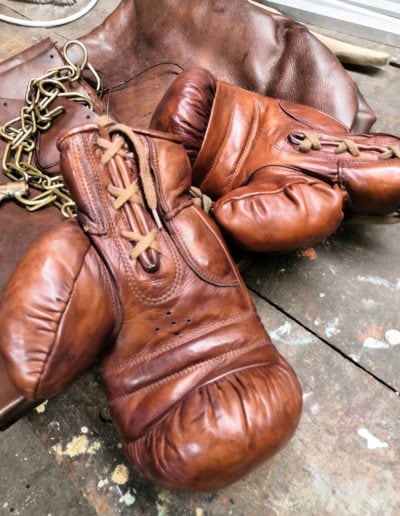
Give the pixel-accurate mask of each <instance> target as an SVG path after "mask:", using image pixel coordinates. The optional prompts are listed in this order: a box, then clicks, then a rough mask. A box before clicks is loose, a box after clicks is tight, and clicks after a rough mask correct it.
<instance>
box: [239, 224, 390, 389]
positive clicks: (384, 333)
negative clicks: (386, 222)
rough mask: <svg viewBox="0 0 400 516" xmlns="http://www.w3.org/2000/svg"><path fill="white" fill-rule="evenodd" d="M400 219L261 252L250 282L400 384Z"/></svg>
mask: <svg viewBox="0 0 400 516" xmlns="http://www.w3.org/2000/svg"><path fill="white" fill-rule="evenodd" d="M399 231H400V228H399V226H397V225H395V226H392V225H391V226H364V225H348V226H342V227H341V228H340V229H339V230H338V232H337V233H336V234H335V235H333V236H332V237H331V238H329V239H328V240H326V241H325V242H323V243H321V244H319V245H317V246H315V248H313V249H308V250H303V251H300V252H297V253H290V254H287V255H284V256H274V257H271V256H265V255H261V256H254V257H252V258H251V259H250V258H249V257H247V258H246V261H245V262H243V263H242V268H241V269H242V274H243V275H244V278H245V280H246V282H247V284H248V285H249V286H250V287H251V288H252V289H253V290H254V291H255V292H257V293H259V294H260V295H261V296H262V297H264V298H265V299H266V300H268V301H270V302H272V303H273V304H274V305H276V306H278V307H279V308H280V309H281V310H284V311H285V312H286V313H288V314H289V315H290V316H291V317H293V318H294V319H296V320H297V321H299V322H300V323H301V324H302V325H304V326H305V327H307V328H309V329H310V330H311V331H312V332H313V333H315V334H316V335H318V336H319V337H320V338H322V339H323V340H325V341H326V342H327V343H329V344H331V345H332V346H334V347H336V348H337V349H340V350H341V351H342V352H343V353H345V354H346V355H347V356H349V357H350V358H351V359H352V360H354V361H355V362H357V363H359V364H360V365H362V366H363V367H365V368H366V369H368V370H369V371H370V372H371V373H373V374H374V375H376V376H377V377H379V378H380V379H381V380H382V381H383V382H385V383H387V384H389V385H390V386H392V387H393V389H395V390H397V391H399V390H400V380H399V375H398V370H399V366H400V345H399V344H400V339H399V337H400V313H399V310H398V306H399V297H400V260H399V255H400V252H399V249H398V245H397V241H398V238H399Z"/></svg>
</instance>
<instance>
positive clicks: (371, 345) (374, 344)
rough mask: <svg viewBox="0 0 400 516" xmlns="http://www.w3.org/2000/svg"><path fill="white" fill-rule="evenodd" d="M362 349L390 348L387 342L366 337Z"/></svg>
mask: <svg viewBox="0 0 400 516" xmlns="http://www.w3.org/2000/svg"><path fill="white" fill-rule="evenodd" d="M363 347H364V348H368V349H388V348H390V344H389V343H388V342H382V341H381V340H378V339H374V337H368V338H367V339H365V340H364V342H363Z"/></svg>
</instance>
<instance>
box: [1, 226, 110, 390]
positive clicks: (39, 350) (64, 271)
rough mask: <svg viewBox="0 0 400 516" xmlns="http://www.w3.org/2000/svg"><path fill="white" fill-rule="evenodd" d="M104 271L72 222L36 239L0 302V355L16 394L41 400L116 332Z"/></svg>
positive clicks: (87, 364)
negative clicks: (114, 330) (16, 391)
mask: <svg viewBox="0 0 400 516" xmlns="http://www.w3.org/2000/svg"><path fill="white" fill-rule="evenodd" d="M114 303H115V300H114V291H113V290H112V286H111V283H110V280H109V277H108V274H107V273H106V270H105V265H104V264H103V262H102V261H101V260H100V259H99V257H98V255H97V253H96V252H95V251H94V249H93V247H92V246H91V245H90V241H89V240H88V238H87V237H86V236H85V235H84V233H83V232H82V230H81V228H80V226H79V225H78V223H77V222H76V220H67V221H64V222H61V223H60V224H58V225H56V226H55V227H53V228H52V229H51V230H49V231H48V232H47V233H45V234H44V235H42V237H41V238H38V239H37V240H36V241H35V242H34V243H33V244H32V245H31V246H30V248H29V249H28V251H27V252H26V253H25V254H24V256H23V258H22V259H21V260H20V262H19V263H18V265H17V266H16V268H15V269H14V272H13V274H12V275H11V278H10V280H9V281H8V283H7V285H6V288H5V290H4V292H3V296H2V298H1V300H0V326H1V332H0V352H1V353H2V355H3V357H4V360H5V364H6V366H7V371H8V373H9V375H10V377H11V379H12V381H13V384H14V385H15V386H16V387H17V389H18V390H19V392H20V393H21V394H23V395H24V396H25V397H26V398H28V399H31V400H44V399H46V398H49V397H50V396H54V395H55V394H57V393H59V392H60V391H61V390H63V389H65V388H66V387H67V386H68V385H69V384H70V383H72V382H73V381H74V380H75V379H76V378H77V377H78V376H79V375H80V374H81V373H83V372H84V371H85V370H86V369H87V368H89V367H90V366H91V365H92V364H93V363H94V361H95V359H96V357H97V355H98V354H99V353H100V352H101V351H104V349H105V348H106V344H107V342H108V340H109V339H110V338H111V336H112V332H113V328H114V325H115V314H116V312H115V308H114Z"/></svg>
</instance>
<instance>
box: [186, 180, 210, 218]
mask: <svg viewBox="0 0 400 516" xmlns="http://www.w3.org/2000/svg"><path fill="white" fill-rule="evenodd" d="M189 193H190V195H191V196H192V197H193V202H194V203H195V204H197V206H200V208H202V209H203V210H204V211H205V212H206V213H209V212H210V210H211V207H212V205H213V202H212V199H211V197H208V195H206V194H204V193H203V192H202V191H201V190H200V188H197V187H196V186H191V187H190V190H189Z"/></svg>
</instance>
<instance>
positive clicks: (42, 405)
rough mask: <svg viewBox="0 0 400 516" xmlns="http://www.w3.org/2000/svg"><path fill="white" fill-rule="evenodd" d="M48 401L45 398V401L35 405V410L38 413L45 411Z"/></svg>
mask: <svg viewBox="0 0 400 516" xmlns="http://www.w3.org/2000/svg"><path fill="white" fill-rule="evenodd" d="M48 402H49V400H46V401H44V402H43V403H41V404H40V405H38V406H37V407H36V412H37V413H38V414H43V412H45V411H46V405H47V403H48Z"/></svg>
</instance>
